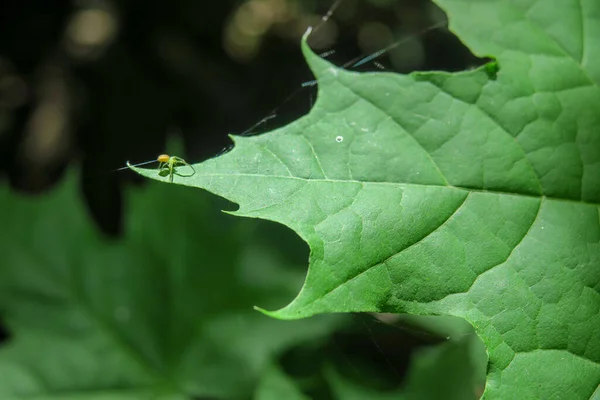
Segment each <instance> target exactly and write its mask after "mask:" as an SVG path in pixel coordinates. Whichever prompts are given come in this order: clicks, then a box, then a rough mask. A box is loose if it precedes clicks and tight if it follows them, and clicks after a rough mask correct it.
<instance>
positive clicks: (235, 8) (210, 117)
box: [0, 0, 479, 236]
mask: <svg viewBox="0 0 600 400" xmlns="http://www.w3.org/2000/svg"><path fill="white" fill-rule="evenodd" d="M332 5H333V1H329V0H328V1H299V0H247V1H231V0H224V1H213V2H200V1H196V0H174V1H170V2H157V1H136V0H122V1H110V0H72V1H61V0H52V1H48V0H36V1H33V0H30V1H6V2H2V5H1V6H0V7H1V9H0V30H1V31H0V159H2V163H1V164H0V168H1V169H0V174H2V175H6V177H7V178H8V180H9V182H10V185H11V186H12V187H13V188H15V189H17V190H20V191H25V192H29V193H32V194H35V193H39V192H41V191H44V190H48V189H49V188H51V187H52V186H53V185H54V184H55V183H56V182H57V181H58V180H60V178H61V176H62V175H63V174H64V172H65V170H66V168H67V167H68V166H69V165H72V164H80V165H81V166H82V168H83V172H82V174H81V187H82V190H83V194H84V196H85V199H86V202H87V204H88V207H89V210H90V212H91V214H92V215H93V217H94V219H95V221H96V223H97V224H98V225H99V227H100V229H101V230H102V231H103V232H104V233H105V234H107V235H110V236H118V235H119V234H120V232H121V231H122V226H121V219H122V215H121V214H122V207H123V204H122V196H121V192H122V185H123V184H124V182H126V181H132V180H134V179H136V178H135V177H134V176H133V174H131V173H130V172H129V171H124V172H119V173H115V172H111V171H113V170H114V169H116V168H118V167H122V166H123V165H124V163H125V161H127V160H131V161H132V162H140V161H146V160H151V159H153V158H154V157H156V156H157V155H158V154H160V153H162V152H164V151H165V145H166V138H167V137H168V136H169V135H171V134H179V135H181V136H182V137H183V138H184V143H185V147H186V158H187V160H188V161H190V162H199V161H202V160H203V159H206V158H208V157H211V156H214V155H216V154H217V153H219V152H220V151H222V150H223V149H224V148H226V147H227V146H229V144H230V141H229V139H228V137H227V134H228V133H234V134H236V133H237V134H240V133H242V132H244V131H246V130H247V129H248V128H249V127H251V126H253V125H254V124H255V123H256V122H257V121H260V120H261V119H262V118H263V117H265V116H267V115H269V114H270V112H271V111H273V110H274V109H275V110H276V112H275V114H276V117H275V118H272V119H270V120H269V121H267V122H265V123H264V124H262V125H259V126H258V127H256V128H255V129H253V130H252V132H251V133H253V134H256V133H260V132H265V131H267V130H271V129H273V128H275V127H278V126H282V125H284V124H286V123H288V122H290V121H292V120H294V119H296V118H298V117H299V116H301V115H303V114H305V113H307V112H308V111H309V110H310V106H311V104H312V102H313V99H314V98H315V93H316V88H315V87H307V88H305V89H304V90H302V89H301V84H302V83H303V82H306V81H310V80H311V79H312V76H311V74H310V71H309V70H308V68H307V66H306V64H305V62H304V60H303V58H302V55H301V53H300V49H299V41H300V38H301V36H302V34H303V33H304V32H305V31H306V29H307V27H308V26H310V25H312V26H318V25H319V23H320V21H321V19H322V17H323V16H324V15H325V14H326V13H327V11H328V10H329V9H330V7H331V6H332ZM444 21H445V15H444V13H443V12H442V11H441V10H440V9H438V8H437V7H436V6H435V5H434V4H433V3H431V2H430V1H426V0H343V1H341V2H339V4H338V6H337V7H336V9H335V10H334V12H333V14H332V17H331V19H330V20H329V21H328V22H327V23H325V24H322V25H320V26H319V28H318V30H317V31H316V32H315V33H314V34H313V35H312V36H311V38H310V44H311V46H312V47H313V48H314V49H315V51H317V52H319V53H324V54H327V58H328V59H329V60H330V61H332V62H334V63H335V64H337V65H344V64H345V63H347V62H349V61H351V60H353V59H357V57H361V56H364V55H368V54H370V53H372V52H375V51H377V50H380V49H382V48H385V47H386V46H389V45H390V44H391V43H394V42H396V41H401V43H399V45H398V46H397V47H395V48H393V49H392V50H390V51H389V52H387V53H386V54H384V55H383V56H382V57H379V58H378V59H377V60H375V62H370V63H366V64H365V65H362V66H361V67H360V70H362V71H365V70H367V71H368V70H372V71H375V70H381V69H386V70H390V71H398V72H404V73H406V72H410V71H413V70H432V69H436V70H448V71H455V70H462V69H465V68H469V67H472V66H475V65H477V64H479V62H478V61H477V59H475V58H474V57H473V56H472V55H471V54H470V53H469V51H468V50H467V49H466V48H465V47H464V46H463V45H462V44H461V43H460V42H459V41H458V40H457V39H456V38H455V37H454V36H453V35H452V34H451V33H450V32H448V31H447V30H446V29H445V28H444V27H441V28H438V29H430V30H427V29H428V28H430V27H431V26H432V25H435V24H440V22H441V23H443V22H444ZM331 50H333V52H331Z"/></svg>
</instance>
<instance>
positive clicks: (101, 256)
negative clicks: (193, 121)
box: [0, 177, 342, 399]
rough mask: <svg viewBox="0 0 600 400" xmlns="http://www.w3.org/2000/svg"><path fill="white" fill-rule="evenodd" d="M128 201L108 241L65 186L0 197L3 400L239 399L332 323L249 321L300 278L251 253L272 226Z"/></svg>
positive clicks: (177, 205) (154, 196) (178, 197)
mask: <svg viewBox="0 0 600 400" xmlns="http://www.w3.org/2000/svg"><path fill="white" fill-rule="evenodd" d="M190 192H192V193H190ZM130 196H131V199H132V204H131V211H130V214H129V219H128V223H127V226H128V227H129V229H128V232H127V235H126V237H125V238H124V240H123V241H122V242H114V243H113V242H109V241H108V240H106V239H104V238H102V237H101V236H99V235H98V233H97V232H96V230H95V229H94V228H93V227H92V226H91V225H90V223H89V220H88V217H87V216H86V215H85V212H84V210H83V209H82V207H81V203H79V202H78V200H77V197H76V194H75V184H74V179H73V177H71V179H69V180H68V181H67V182H66V183H64V184H63V185H62V186H61V187H60V188H59V189H58V190H56V191H55V192H53V193H52V194H50V195H49V196H47V197H46V198H43V199H28V198H25V197H22V196H18V195H15V194H13V193H11V192H9V191H8V190H7V188H6V187H2V188H0V204H1V206H2V208H3V209H5V210H10V211H11V212H10V213H4V214H5V217H4V219H3V222H4V223H6V224H7V226H11V227H13V229H11V230H10V231H8V230H3V232H2V233H1V234H0V241H1V242H2V243H4V245H5V246H3V254H2V260H3V261H2V266H1V268H0V311H1V312H2V315H3V317H4V319H5V322H6V324H7V326H8V327H9V330H10V332H11V333H12V335H13V336H14V339H13V340H11V341H10V342H8V343H7V344H6V345H5V346H3V347H2V348H0V377H1V378H0V397H1V398H2V399H13V398H14V399H17V398H25V397H31V396H36V398H44V399H63V398H77V399H109V398H110V399H113V398H118V399H139V398H160V399H179V398H181V399H184V398H189V396H192V395H195V396H218V397H224V398H233V397H237V396H243V395H244V394H246V393H248V392H250V390H251V389H252V388H253V386H254V384H255V382H256V380H257V379H258V377H259V376H261V375H262V373H263V370H264V369H266V368H267V367H268V365H269V364H270V363H271V362H272V359H273V358H274V357H275V356H277V355H278V354H279V353H281V352H282V351H284V349H287V348H289V347H290V346H293V345H294V344H298V343H301V342H306V341H314V340H319V338H324V337H326V336H327V335H328V334H329V332H331V330H332V329H333V328H335V327H339V326H340V323H342V320H341V319H340V318H336V317H334V318H317V319H311V320H310V321H308V323H307V322H305V321H295V322H284V323H282V322H281V321H276V320H273V319H270V318H268V317H266V316H264V315H261V314H259V313H256V312H255V311H253V310H252V308H251V304H252V303H253V302H261V301H264V302H267V303H269V304H272V305H273V306H276V305H277V304H281V303H282V302H283V301H284V299H285V298H286V297H288V296H289V295H291V294H292V293H294V292H295V291H296V290H298V286H299V283H300V281H301V279H302V275H301V273H299V272H294V270H293V269H289V267H290V265H289V261H288V262H286V261H285V258H284V257H283V256H282V255H281V254H280V253H278V252H276V251H273V250H269V249H268V248H266V246H265V245H264V244H263V243H262V237H263V234H265V233H266V232H271V234H273V233H274V231H272V229H275V228H276V227H271V230H267V231H262V232H261V230H260V229H259V227H258V226H257V225H256V224H251V223H249V221H241V222H236V221H232V218H231V217H227V216H224V215H222V214H221V215H219V214H218V213H217V214H215V213H214V212H212V213H211V212H208V211H207V210H210V209H212V208H218V207H219V205H218V202H217V203H215V202H214V200H210V199H209V198H208V197H207V195H202V194H201V193H198V192H197V191H190V190H186V189H184V188H178V187H175V186H169V187H167V186H163V185H152V186H151V187H149V188H147V189H145V190H143V191H141V192H140V191H134V192H133V193H131V195H130ZM31 226H35V227H36V229H35V231H32V230H31ZM282 229H283V228H280V229H279V231H277V232H278V233H276V234H277V235H279V236H280V237H281V236H285V235H286V234H287V233H286V232H282ZM250 238H253V239H252V240H250ZM287 257H288V260H289V259H290V255H288V256H287ZM291 258H292V259H293V257H291ZM286 264H288V265H287V269H286V268H285V267H284V266H285V265H286Z"/></svg>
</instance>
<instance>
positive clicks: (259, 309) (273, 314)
mask: <svg viewBox="0 0 600 400" xmlns="http://www.w3.org/2000/svg"><path fill="white" fill-rule="evenodd" d="M253 308H254V310H256V311H258V312H260V313H263V314H265V315H266V316H267V317H271V318H277V316H276V314H277V312H274V311H268V310H265V309H264V308H261V307H259V306H254V307H253Z"/></svg>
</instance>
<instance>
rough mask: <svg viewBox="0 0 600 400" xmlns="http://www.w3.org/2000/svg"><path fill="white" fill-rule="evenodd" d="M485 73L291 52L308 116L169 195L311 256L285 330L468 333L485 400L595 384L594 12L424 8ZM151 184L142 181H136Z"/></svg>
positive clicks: (591, 7) (247, 141)
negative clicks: (213, 200)
mask: <svg viewBox="0 0 600 400" xmlns="http://www.w3.org/2000/svg"><path fill="white" fill-rule="evenodd" d="M438 3H439V4H440V5H441V6H442V7H443V8H444V9H445V10H446V11H447V12H448V15H449V20H450V27H451V29H453V30H454V31H455V32H456V33H457V34H458V36H459V37H460V38H462V39H463V41H464V42H465V43H466V44H467V46H469V47H470V48H471V49H472V50H473V51H474V53H475V54H477V55H480V56H483V55H488V56H493V57H495V58H496V59H497V60H498V65H499V66H500V69H499V71H497V73H496V71H494V70H493V68H489V66H488V67H483V68H480V69H477V70H473V71H468V72H463V73H457V74H448V73H438V72H432V73H413V74H410V75H398V74H393V73H367V74H359V73H354V72H349V71H345V70H342V69H339V68H337V67H335V66H333V65H331V64H330V63H328V62H327V61H324V60H322V59H320V58H319V57H317V56H316V55H315V54H314V53H313V52H312V51H311V50H310V49H309V48H308V46H307V45H306V43H303V47H302V49H303V52H304V54H305V57H306V59H307V61H308V63H309V65H310V66H311V68H312V70H313V72H314V74H315V76H316V78H317V80H318V83H319V96H318V100H317V102H316V104H315V106H314V108H313V109H312V110H311V112H310V113H309V114H308V115H307V116H305V117H303V118H301V119H299V120H297V121H295V122H294V123H292V124H290V125H288V126H285V127H283V128H281V129H278V130H275V131H273V132H270V133H268V134H264V135H260V136H256V137H250V138H247V137H235V138H234V141H235V145H236V146H235V148H234V149H233V150H232V151H231V152H230V153H228V154H226V155H224V156H221V157H218V158H215V159H212V160H208V161H206V162H204V163H200V164H197V165H195V168H196V171H197V172H196V174H195V175H194V176H192V177H188V178H183V177H176V178H175V179H176V182H177V183H181V184H184V185H189V186H196V187H201V188H205V189H207V190H209V191H211V192H213V193H216V194H218V195H220V196H223V197H225V198H227V199H230V200H232V201H234V202H236V203H238V204H239V205H240V208H239V210H238V211H236V214H237V215H240V216H247V217H256V218H264V219H269V220H273V221H278V222H281V223H283V224H285V225H287V226H289V227H291V228H292V229H293V230H294V231H296V232H297V233H298V234H299V235H300V236H301V237H302V238H303V239H304V240H305V241H306V242H307V243H308V244H309V245H310V248H311V256H310V265H309V271H308V275H307V277H306V282H305V285H304V287H303V288H302V290H301V291H300V293H299V294H298V296H297V297H296V298H295V299H294V300H293V301H292V302H291V303H290V304H289V305H288V306H287V307H285V308H283V309H281V310H279V311H276V312H270V313H269V314H270V315H272V316H275V317H278V318H282V319H293V318H302V317H306V316H310V315H314V314H318V313H326V312H347V311H385V312H396V313H414V314H434V315H436V314H446V315H454V316H459V317H463V318H465V319H466V320H467V321H469V322H470V323H471V324H472V325H473V326H474V328H475V330H476V332H477V333H478V335H479V336H480V337H481V338H482V339H483V341H484V342H485V344H486V346H487V349H488V353H489V358H490V365H489V372H488V382H487V387H486V392H485V396H488V397H489V398H522V399H525V398H543V399H550V398H560V399H565V398H574V399H584V398H589V397H590V396H591V395H592V393H594V391H596V390H597V387H598V384H599V383H600V293H599V292H600V210H599V203H600V90H599V82H600V66H599V65H600V46H598V45H597V44H596V43H595V42H594V41H595V40H596V39H597V38H600V2H598V1H597V0H579V1H578V0H563V1H560V2H556V1H552V0H545V1H543V0H538V1H532V0H531V1H528V0H522V1H517V0H510V1H509V0H487V1H464V0H463V1H459V0H438ZM140 173H143V174H145V175H147V176H150V177H153V178H155V179H163V180H164V179H166V178H161V177H159V176H158V175H157V174H156V173H155V172H154V171H148V170H146V171H141V170H140Z"/></svg>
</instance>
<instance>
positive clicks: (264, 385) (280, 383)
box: [254, 365, 308, 400]
mask: <svg viewBox="0 0 600 400" xmlns="http://www.w3.org/2000/svg"><path fill="white" fill-rule="evenodd" d="M254 399H255V400H279V399H289V400H308V397H306V396H304V395H303V394H302V392H301V391H300V390H299V389H298V388H297V387H296V384H295V383H294V382H293V380H292V379H290V378H289V377H288V376H287V375H285V374H284V373H283V371H281V369H280V368H279V367H277V366H275V365H274V366H272V367H271V368H270V369H269V370H268V371H267V373H266V374H265V375H263V377H262V380H261V381H260V383H259V385H258V387H257V390H256V393H255V394H254Z"/></svg>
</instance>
